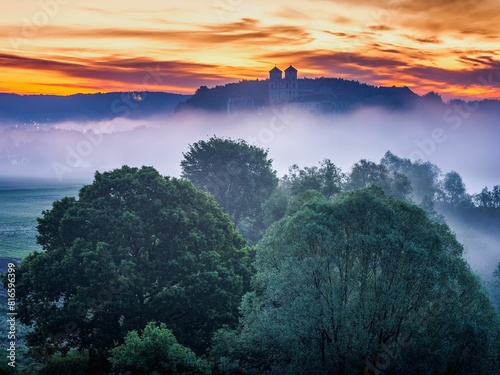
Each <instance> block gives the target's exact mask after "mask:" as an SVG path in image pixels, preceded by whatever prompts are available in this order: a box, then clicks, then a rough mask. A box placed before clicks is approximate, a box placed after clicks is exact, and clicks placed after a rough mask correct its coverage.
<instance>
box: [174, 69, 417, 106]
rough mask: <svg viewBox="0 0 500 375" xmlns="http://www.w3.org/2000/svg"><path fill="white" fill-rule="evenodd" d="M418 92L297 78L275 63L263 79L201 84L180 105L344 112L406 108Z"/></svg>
mask: <svg viewBox="0 0 500 375" xmlns="http://www.w3.org/2000/svg"><path fill="white" fill-rule="evenodd" d="M418 99H419V96H418V95H416V94H415V93H414V92H412V91H411V90H410V89H409V88H408V87H395V86H392V87H384V86H372V85H368V84H366V83H360V82H358V81H353V80H347V79H343V78H326V77H321V78H299V77H298V71H297V69H296V68H295V67H293V66H292V65H290V66H289V67H287V68H286V69H285V70H284V71H282V70H281V69H279V67H277V66H275V67H273V68H272V69H271V70H270V71H269V77H268V78H267V79H265V80H259V79H256V80H243V81H240V82H237V83H228V84H226V85H222V86H216V87H213V88H210V89H209V88H207V87H206V86H201V87H200V88H199V89H198V90H197V91H196V93H195V95H194V96H193V97H192V98H190V99H188V100H187V101H186V102H185V103H183V104H182V105H181V106H179V109H183V108H199V109H204V110H215V111H217V110H224V109H225V110H227V114H228V115H229V116H233V115H239V114H244V113H252V112H255V111H257V112H259V113H262V111H265V110H266V108H276V107H279V108H283V109H285V110H290V111H305V112H313V113H344V112H348V111H350V110H352V109H355V108H358V107H361V106H381V107H385V108H405V107H409V106H413V105H414V104H415V103H416V101H418Z"/></svg>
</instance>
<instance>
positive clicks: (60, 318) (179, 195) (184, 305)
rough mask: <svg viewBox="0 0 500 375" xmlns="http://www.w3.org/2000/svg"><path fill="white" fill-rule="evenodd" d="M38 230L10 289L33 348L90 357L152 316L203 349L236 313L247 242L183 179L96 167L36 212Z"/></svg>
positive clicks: (41, 352)
mask: <svg viewBox="0 0 500 375" xmlns="http://www.w3.org/2000/svg"><path fill="white" fill-rule="evenodd" d="M38 231H39V236H38V243H39V244H41V245H42V247H43V251H42V252H34V253H33V254H30V255H29V256H27V257H26V258H25V259H24V260H23V262H22V264H21V266H20V268H19V269H18V271H17V273H16V276H17V295H16V297H17V298H18V302H19V317H20V319H21V322H23V323H24V324H26V325H32V326H33V331H32V332H30V333H28V335H27V340H28V344H29V345H30V346H31V347H32V348H33V349H34V351H36V352H38V353H39V355H40V356H42V355H51V354H52V353H54V352H57V351H60V352H63V353H64V352H66V351H68V350H69V349H71V348H80V349H88V350H89V354H90V356H91V362H92V361H93V360H95V358H94V359H93V357H95V356H96V355H102V356H105V355H106V351H107V350H108V349H109V348H111V347H113V346H115V344H116V343H120V342H122V340H123V337H124V336H125V334H126V333H127V332H128V331H130V330H133V329H140V328H142V327H144V326H145V325H146V323H147V322H149V321H152V320H156V321H159V322H165V323H167V324H168V326H169V327H170V328H171V329H172V331H173V332H174V333H175V335H176V337H177V338H178V339H179V341H180V342H181V343H182V344H183V345H187V346H189V347H191V348H193V349H195V350H196V351H198V352H200V353H201V352H203V351H204V350H205V349H206V348H207V347H208V342H209V339H210V337H211V335H212V333H213V332H214V331H215V330H216V329H217V328H219V327H221V326H222V325H224V324H234V323H235V322H236V320H237V306H238V303H239V301H240V298H241V295H242V294H243V292H244V289H245V288H246V287H247V286H248V282H249V275H250V271H249V268H247V259H248V252H247V250H246V249H245V248H244V244H245V241H244V239H243V238H242V237H241V236H240V235H239V234H238V233H237V232H235V230H234V227H233V224H232V223H231V222H230V220H229V218H228V216H227V215H226V214H225V213H224V212H223V211H222V210H221V209H220V208H219V207H218V206H217V203H216V202H215V200H214V199H213V198H212V197H210V196H209V195H208V194H206V193H204V192H202V191H200V190H198V189H196V188H195V187H194V186H193V185H192V184H191V183H190V182H188V181H183V180H179V179H175V178H170V177H162V176H160V175H159V173H158V172H157V171H156V170H155V169H153V168H151V167H142V168H141V169H137V168H130V167H127V166H124V167H122V168H121V169H117V170H114V171H112V172H106V173H99V172H96V174H95V179H94V182H93V183H92V184H91V185H87V186H84V187H83V188H82V189H81V190H80V192H79V196H78V199H74V198H63V199H62V200H60V201H57V202H55V203H54V204H53V207H52V209H51V210H47V211H44V212H43V213H42V217H41V218H40V219H39V220H38ZM245 285H247V286H245Z"/></svg>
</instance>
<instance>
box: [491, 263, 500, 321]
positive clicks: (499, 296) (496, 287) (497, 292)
mask: <svg viewBox="0 0 500 375" xmlns="http://www.w3.org/2000/svg"><path fill="white" fill-rule="evenodd" d="M491 294H492V297H493V303H494V305H495V307H496V308H497V310H498V313H499V314H500V263H498V265H497V268H495V270H494V271H493V282H492V283H491Z"/></svg>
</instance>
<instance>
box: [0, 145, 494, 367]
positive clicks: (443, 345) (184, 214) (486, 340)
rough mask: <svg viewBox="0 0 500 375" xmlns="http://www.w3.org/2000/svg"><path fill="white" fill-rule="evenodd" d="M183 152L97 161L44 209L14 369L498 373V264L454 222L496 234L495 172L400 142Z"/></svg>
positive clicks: (22, 277)
mask: <svg viewBox="0 0 500 375" xmlns="http://www.w3.org/2000/svg"><path fill="white" fill-rule="evenodd" d="M183 156H184V159H183V160H182V162H181V167H182V179H176V178H170V177H162V176H161V175H160V174H159V173H158V172H157V171H156V170H155V169H153V168H151V167H142V168H140V169H138V168H130V167H127V166H124V167H122V168H121V169H117V170H114V171H111V172H106V173H99V172H97V173H96V174H95V180H94V181H93V183H92V184H91V185H88V186H85V187H83V188H82V189H81V191H80V193H79V196H78V198H77V199H75V198H64V199H62V200H60V201H57V202H54V204H53V207H52V209H50V210H47V211H44V212H43V213H42V217H41V218H40V219H39V224H38V231H39V236H38V242H39V243H40V244H41V245H42V247H43V251H41V252H35V253H33V254H31V255H29V256H28V257H26V258H25V259H24V260H23V262H22V264H21V265H20V267H19V269H18V270H17V272H16V279H17V280H16V283H17V284H16V287H17V291H16V292H17V299H18V304H19V318H20V320H21V322H22V323H24V324H26V325H30V326H31V327H30V328H28V329H27V331H26V328H24V327H23V328H22V329H20V330H19V333H21V334H24V333H25V332H28V333H27V335H26V339H27V344H28V347H29V349H30V353H31V357H30V355H28V354H26V349H25V348H24V346H23V345H24V341H23V340H22V339H21V341H20V344H21V345H20V346H19V353H20V357H19V358H20V369H16V370H14V371H10V372H11V373H19V374H25V373H26V374H28V373H30V374H31V373H34V374H51V373H60V374H64V373H68V374H69V373H75V374H76V373H82V374H110V373H114V374H186V375H187V374H209V373H211V372H212V373H216V374H226V375H229V374H232V375H236V374H240V375H254V374H255V375H257V374H279V375H281V374H283V375H286V374H290V375H301V374H318V375H322V374H328V375H330V374H361V373H364V374H382V373H383V374H386V375H391V374H403V375H404V374H417V373H419V374H420V373H424V374H433V375H434V374H436V375H437V374H442V375H447V374H498V373H499V369H500V321H499V320H500V263H499V264H498V266H497V268H496V270H495V271H494V273H493V275H489V276H492V277H491V278H490V279H487V280H480V279H479V278H478V277H477V276H475V275H474V274H473V273H472V271H471V270H470V268H469V266H468V264H467V262H466V261H465V260H464V258H463V253H464V248H463V246H462V245H461V244H460V243H459V242H458V241H457V239H456V237H455V234H454V233H452V231H451V230H450V228H449V227H448V226H447V224H446V223H447V222H450V223H452V224H453V225H454V226H453V227H454V229H456V228H459V229H460V228H461V226H462V227H466V228H467V231H468V232H467V233H468V234H470V233H473V234H474V235H475V236H477V237H478V238H480V239H484V242H480V243H479V248H478V249H474V251H478V250H482V249H483V248H482V246H485V245H487V244H488V243H492V244H496V243H498V241H500V237H499V235H498V233H500V187H499V186H494V187H492V188H491V189H489V188H487V187H485V188H484V189H483V190H482V191H481V192H480V193H478V194H473V195H472V194H469V193H468V192H467V189H466V186H465V183H464V182H463V180H462V178H461V176H460V174H459V173H458V172H456V171H451V172H448V173H442V172H441V170H439V168H438V167H437V166H435V165H433V164H432V163H429V162H423V161H411V160H409V159H403V158H400V157H398V156H396V155H394V154H392V153H390V152H387V153H386V154H385V155H384V157H383V158H382V159H381V160H380V162H379V163H377V162H373V161H369V160H365V159H362V160H360V161H359V162H358V163H355V164H354V165H353V167H352V169H351V170H350V171H348V172H344V171H342V170H341V169H340V168H339V167H337V166H336V165H335V164H334V163H333V162H332V161H330V160H329V159H324V160H323V161H321V162H320V163H319V164H318V165H316V166H312V167H308V166H305V167H299V166H298V165H293V166H292V167H290V169H289V172H288V174H286V175H285V176H283V177H282V178H281V179H279V180H278V178H277V177H276V172H275V171H274V170H273V167H272V160H270V159H269V158H268V152H267V151H266V150H263V149H261V148H259V147H257V146H253V145H249V144H248V143H246V142H245V141H243V140H238V141H234V140H230V139H224V138H218V137H215V136H214V137H212V138H210V139H209V140H207V141H203V140H202V141H199V142H196V143H194V144H193V145H190V146H189V150H188V151H187V152H186V153H185V154H184V155H183ZM459 234H460V233H459ZM488 241H489V242H488ZM247 243H250V244H256V245H255V247H254V248H249V247H247V246H246V244H247ZM469 245H470V242H469ZM468 250H470V248H469V249H468ZM492 253H494V251H492ZM254 258H255V259H254ZM496 262H497V261H496V260H495V263H496ZM251 280H252V281H251ZM5 281H6V278H5V277H4V285H5ZM238 306H239V311H238ZM495 307H496V309H495ZM238 318H239V324H238ZM153 322H157V323H153ZM7 370H12V369H11V368H9V369H5V371H7ZM1 371H4V368H1V369H0V372H1Z"/></svg>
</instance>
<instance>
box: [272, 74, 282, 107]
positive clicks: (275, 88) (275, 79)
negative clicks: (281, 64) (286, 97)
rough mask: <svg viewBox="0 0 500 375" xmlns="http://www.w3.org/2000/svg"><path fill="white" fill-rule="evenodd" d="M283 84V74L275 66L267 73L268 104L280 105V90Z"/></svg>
mask: <svg viewBox="0 0 500 375" xmlns="http://www.w3.org/2000/svg"><path fill="white" fill-rule="evenodd" d="M282 83H283V72H282V71H281V69H279V68H277V67H276V66H275V67H274V68H272V69H271V70H270V71H269V104H270V105H272V106H273V105H278V104H280V103H281V100H282V98H281V89H282Z"/></svg>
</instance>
